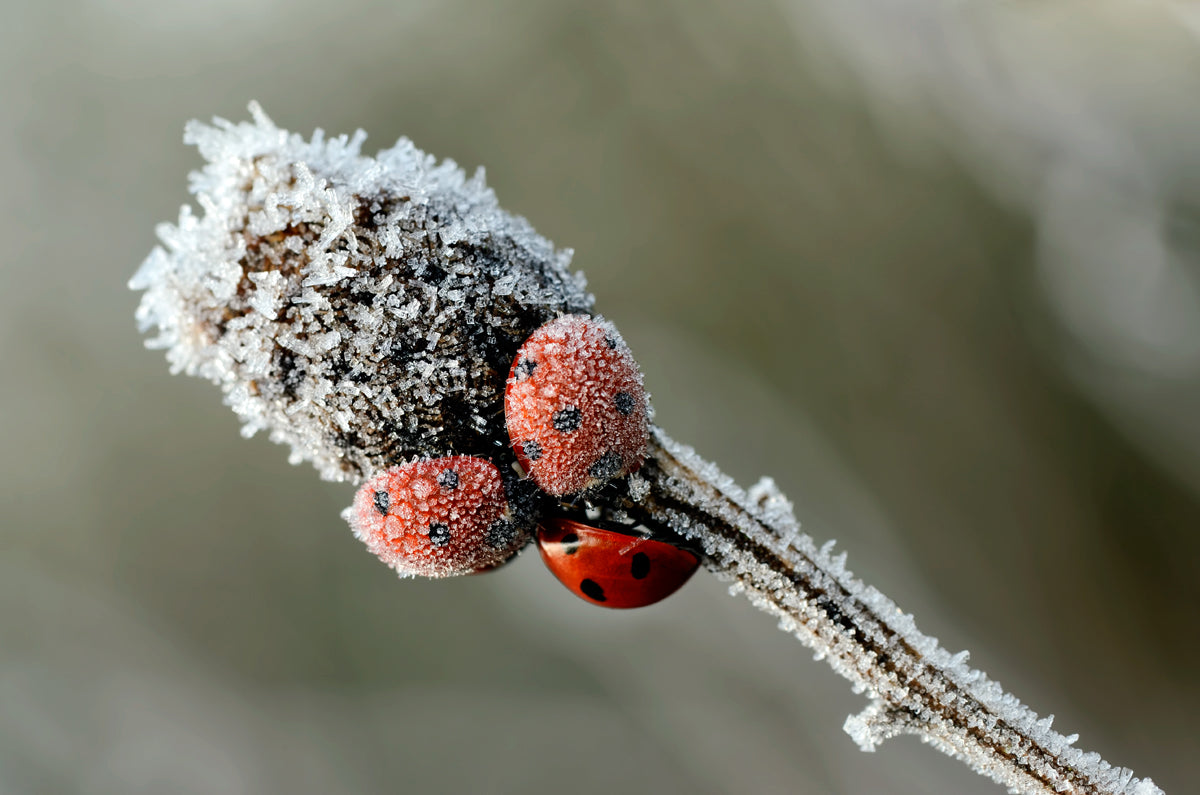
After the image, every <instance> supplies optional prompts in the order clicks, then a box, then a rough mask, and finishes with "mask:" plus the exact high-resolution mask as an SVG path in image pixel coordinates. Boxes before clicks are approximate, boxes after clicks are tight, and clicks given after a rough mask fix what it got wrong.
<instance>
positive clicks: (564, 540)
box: [537, 517, 700, 609]
mask: <svg viewBox="0 0 1200 795" xmlns="http://www.w3.org/2000/svg"><path fill="white" fill-rule="evenodd" d="M537 545H538V551H539V552H541V555H542V560H543V561H544V562H545V564H546V567H547V568H548V569H550V571H551V572H552V573H553V574H554V576H555V577H557V578H558V580H559V582H561V583H562V584H563V585H565V586H567V589H568V590H570V591H571V593H573V594H575V595H576V596H578V597H579V598H580V599H583V600H584V601H585V602H591V603H592V604H594V605H600V606H601V607H614V608H621V609H624V608H630V607H645V606H646V605H652V604H654V603H655V602H658V601H661V600H663V599H666V598H667V597H668V596H670V595H671V594H673V593H675V592H676V591H678V590H679V589H680V588H681V587H683V584H684V583H685V582H687V581H688V579H690V578H691V576H692V574H694V573H695V571H696V568H697V567H698V566H699V565H700V559H699V558H698V557H697V556H696V555H695V554H694V553H692V552H689V551H688V550H686V549H683V548H681V547H677V546H675V545H673V544H668V543H667V542H665V541H655V540H654V539H651V538H645V537H643V536H638V535H633V534H630V533H625V532H621V531H618V530H609V529H603V528H599V527H592V526H591V525H586V524H583V523H582V522H577V521H575V520H574V519H566V518H562V517H556V518H552V519H546V520H544V521H543V522H542V524H541V525H540V526H539V527H538V534H537Z"/></svg>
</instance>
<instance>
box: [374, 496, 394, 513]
mask: <svg viewBox="0 0 1200 795" xmlns="http://www.w3.org/2000/svg"><path fill="white" fill-rule="evenodd" d="M391 504H392V498H391V497H390V496H389V495H388V493H387V492H386V491H377V492H375V510H377V511H379V512H380V513H381V514H383V515H384V516H387V512H388V508H389V507H390V506H391Z"/></svg>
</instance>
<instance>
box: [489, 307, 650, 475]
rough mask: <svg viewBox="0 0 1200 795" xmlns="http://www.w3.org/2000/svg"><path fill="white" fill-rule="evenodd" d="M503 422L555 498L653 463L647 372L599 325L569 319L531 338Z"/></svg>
mask: <svg viewBox="0 0 1200 795" xmlns="http://www.w3.org/2000/svg"><path fill="white" fill-rule="evenodd" d="M504 416H505V421H506V423H507V426H508V436H509V439H510V441H511V442H512V445H513V450H514V452H515V453H516V455H517V460H518V461H519V462H520V464H521V466H522V467H523V468H524V469H525V472H526V473H528V474H529V476H530V477H531V478H532V479H533V481H534V482H535V483H536V484H537V485H538V487H539V488H540V489H542V491H545V492H546V493H547V494H551V495H553V496H555V497H562V496H564V495H567V494H576V493H579V492H582V491H588V490H590V489H594V488H596V487H597V486H600V485H603V484H604V483H607V482H608V481H609V480H612V479H613V478H617V477H621V476H623V475H628V474H629V473H630V472H633V471H635V470H636V469H637V468H638V467H640V466H641V465H642V460H643V459H644V458H645V457H646V441H647V437H648V434H649V420H648V409H647V405H646V390H645V388H644V387H643V386H642V371H641V370H640V369H639V368H638V365H637V362H636V361H635V360H634V358H633V354H632V353H631V352H630V351H629V347H628V346H627V345H626V344H625V341H624V340H622V339H621V335H620V334H619V333H618V332H617V330H616V328H615V327H614V326H613V325H612V324H611V323H609V322H607V321H605V320H603V319H600V318H593V317H588V316H587V315H566V316H564V317H560V318H558V319H557V320H552V321H551V322H549V323H547V324H545V325H544V326H542V327H541V328H539V329H538V330H537V331H535V332H534V333H533V334H531V335H530V337H529V339H527V340H526V341H525V343H524V344H523V345H522V346H521V348H520V350H518V351H517V355H516V357H515V358H514V359H513V363H512V370H511V371H510V373H509V377H508V384H507V386H506V388H505V391H504Z"/></svg>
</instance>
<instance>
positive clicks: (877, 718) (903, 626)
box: [634, 429, 1162, 795]
mask: <svg viewBox="0 0 1200 795" xmlns="http://www.w3.org/2000/svg"><path fill="white" fill-rule="evenodd" d="M650 456H651V459H652V460H654V461H656V463H655V464H653V465H648V466H647V467H646V468H645V469H643V471H642V473H641V474H642V476H643V477H645V478H646V479H647V480H649V481H650V483H651V494H650V496H649V497H648V498H645V499H644V500H643V502H642V503H641V504H640V507H641V509H642V511H644V512H645V514H646V515H648V517H649V518H651V519H653V520H656V521H659V522H662V523H665V524H668V525H669V526H670V527H671V528H672V529H674V530H675V531H676V532H678V533H680V534H681V535H683V536H684V537H686V538H688V539H691V540H693V541H694V542H696V543H698V544H699V545H700V546H701V548H702V549H703V550H704V552H705V554H706V556H707V558H708V564H709V568H711V569H712V570H713V571H714V572H716V573H717V574H718V575H721V576H724V577H726V578H728V579H730V580H731V581H732V585H731V590H736V591H740V592H743V593H745V594H746V595H747V596H748V597H749V598H750V600H751V601H752V602H753V603H754V604H755V605H757V606H758V607H759V608H760V609H762V610H765V611H766V612H768V613H772V614H774V615H776V616H778V617H779V623H780V628H781V629H784V630H786V631H788V632H791V633H793V634H795V635H796V636H797V637H798V638H799V639H800V640H801V641H803V642H804V643H805V644H806V645H808V646H809V647H810V648H811V649H813V651H814V654H815V655H816V656H817V657H818V658H821V659H825V660H827V661H828V662H829V664H830V666H831V667H832V668H833V669H834V670H835V671H837V672H838V673H839V674H841V675H842V676H844V677H845V678H846V679H848V680H849V681H850V683H851V686H852V687H853V689H854V690H855V692H863V693H866V694H867V696H868V697H869V698H870V699H871V704H870V705H869V706H868V707H867V709H865V710H864V711H863V712H862V713H860V714H858V715H854V716H851V717H849V718H848V719H847V720H846V724H845V730H846V732H847V733H848V734H849V735H850V736H851V737H852V738H853V739H854V741H855V742H856V743H857V744H858V745H859V747H861V748H862V749H863V750H864V751H872V750H874V749H875V748H876V747H877V746H878V745H879V743H881V742H882V741H883V740H886V739H887V738H889V737H893V736H895V735H897V734H916V735H919V736H921V737H922V739H923V740H924V741H925V742H927V743H929V744H931V745H933V746H935V747H937V748H938V749H939V750H941V751H943V752H945V753H947V754H949V755H951V756H954V757H957V758H960V759H962V760H963V761H965V762H967V764H969V765H970V766H971V767H972V768H974V769H975V770H976V771H977V772H979V773H981V774H983V775H987V776H989V777H990V778H992V779H993V780H995V781H996V782H998V783H1000V784H1001V785H1003V786H1005V787H1008V788H1009V789H1010V790H1012V791H1016V792H1039V793H1042V792H1068V793H1124V794H1127V795H1151V794H1152V793H1161V792H1162V791H1161V790H1160V789H1159V788H1158V787H1156V786H1155V785H1154V783H1153V782H1152V781H1151V780H1150V779H1141V780H1139V779H1137V778H1135V777H1134V774H1133V772H1132V771H1131V770H1128V769H1125V768H1120V767H1113V766H1111V765H1109V764H1108V763H1107V762H1105V761H1104V760H1103V759H1101V758H1100V756H1099V755H1098V754H1094V753H1085V752H1083V751H1081V750H1079V749H1077V748H1074V747H1073V743H1074V742H1075V740H1076V739H1077V738H1076V736H1075V735H1071V736H1069V737H1068V736H1063V735H1062V734H1059V733H1058V732H1056V731H1054V729H1052V728H1051V724H1052V723H1053V716H1049V717H1046V718H1039V717H1038V716H1037V714H1036V713H1034V712H1033V711H1032V710H1030V709H1028V708H1027V707H1026V706H1025V705H1023V704H1022V703H1021V702H1020V701H1019V700H1017V699H1016V698H1014V697H1012V696H1010V695H1008V694H1007V693H1005V692H1004V690H1003V689H1002V688H1001V687H1000V685H999V684H998V683H996V682H993V681H991V680H990V679H988V677H987V676H986V675H985V674H984V673H982V672H981V671H977V670H974V669H972V668H970V667H969V666H968V665H967V664H966V662H967V659H968V657H969V655H968V653H967V652H965V651H960V652H958V653H957V654H953V655H952V654H950V653H949V652H947V651H946V650H945V649H943V648H941V646H939V645H938V642H937V639H936V638H932V637H929V636H927V635H924V634H922V633H921V632H920V631H919V630H918V629H917V627H916V624H915V622H914V621H913V618H912V616H910V615H907V614H905V613H904V612H903V611H901V610H900V608H899V607H897V606H896V604H895V603H894V602H892V601H891V600H890V599H888V598H887V597H886V596H884V595H883V594H882V593H880V592H879V591H878V590H876V589H875V588H872V587H871V586H868V585H865V584H864V583H862V582H861V581H859V580H858V579H856V578H855V577H854V575H853V574H852V573H851V572H850V571H849V570H848V569H847V568H846V567H845V559H846V557H845V554H844V553H843V554H839V555H836V556H835V555H833V554H832V549H833V543H832V542H829V543H827V544H825V545H824V546H823V547H821V548H819V549H818V548H817V546H816V545H815V544H814V543H813V541H812V539H811V538H809V537H808V536H807V535H805V534H803V533H801V532H800V531H799V527H798V524H797V522H796V519H795V516H794V515H793V514H792V511H791V504H790V503H789V502H788V501H787V499H786V498H785V497H784V496H783V494H781V493H780V492H779V490H778V488H777V487H776V486H775V484H774V482H773V481H771V480H770V479H769V478H764V479H763V480H761V481H759V483H758V484H756V485H755V486H754V487H753V488H752V489H751V490H750V491H749V492H744V491H742V490H741V489H740V488H739V487H738V486H737V485H736V484H734V483H733V482H732V481H731V480H730V479H729V478H728V477H726V476H725V475H724V474H722V473H721V472H720V470H718V469H717V468H716V467H715V466H714V465H712V464H710V463H708V462H707V461H704V460H703V459H701V458H700V457H699V456H697V455H696V454H695V452H694V451H693V450H692V449H691V448H689V447H686V446H684V445H680V444H677V443H676V442H674V441H672V440H671V439H669V438H668V437H667V436H666V435H665V434H663V433H662V432H661V431H660V430H658V429H655V430H654V432H653V434H652V441H651V452H650ZM680 506H686V507H680ZM634 513H636V511H635V512H634Z"/></svg>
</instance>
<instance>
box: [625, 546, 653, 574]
mask: <svg viewBox="0 0 1200 795" xmlns="http://www.w3.org/2000/svg"><path fill="white" fill-rule="evenodd" d="M629 573H630V574H632V575H633V579H635V580H644V579H646V575H647V574H649V573H650V556H649V555H647V554H646V553H645V552H639V553H637V554H636V555H634V556H633V562H632V563H631V564H630V566H629Z"/></svg>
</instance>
